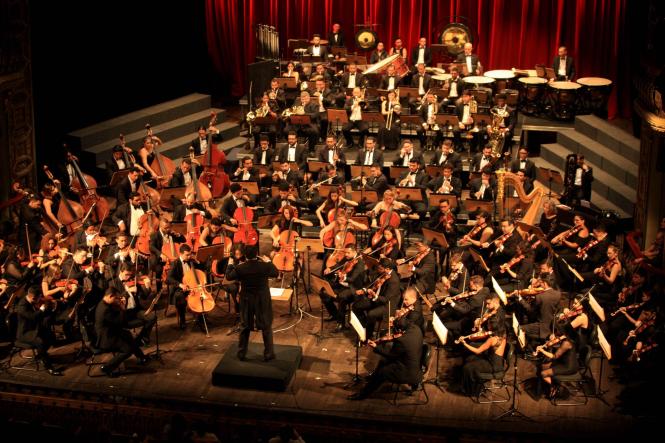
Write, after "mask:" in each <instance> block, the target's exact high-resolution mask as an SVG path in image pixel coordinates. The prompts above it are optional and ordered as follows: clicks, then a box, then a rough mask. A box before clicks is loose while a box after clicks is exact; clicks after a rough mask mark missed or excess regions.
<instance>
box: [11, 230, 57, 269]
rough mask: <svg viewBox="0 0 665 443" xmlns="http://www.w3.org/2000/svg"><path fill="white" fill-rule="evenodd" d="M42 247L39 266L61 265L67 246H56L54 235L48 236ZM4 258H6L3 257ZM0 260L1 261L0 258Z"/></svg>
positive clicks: (42, 267)
mask: <svg viewBox="0 0 665 443" xmlns="http://www.w3.org/2000/svg"><path fill="white" fill-rule="evenodd" d="M43 246H44V247H43V248H42V249H40V250H39V256H40V257H42V262H41V264H40V266H39V267H40V268H41V269H44V268H45V267H47V266H48V265H50V264H52V263H56V264H58V265H62V262H63V261H64V260H65V258H66V257H67V253H68V251H67V248H64V247H63V248H61V247H60V246H58V241H57V239H56V238H55V237H53V236H49V237H48V238H47V239H46V243H43ZM5 259H6V258H5ZM0 261H2V260H1V259H0Z"/></svg>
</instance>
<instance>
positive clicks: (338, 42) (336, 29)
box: [328, 23, 345, 48]
mask: <svg viewBox="0 0 665 443" xmlns="http://www.w3.org/2000/svg"><path fill="white" fill-rule="evenodd" d="M341 28H342V27H341V26H340V24H339V23H333V25H332V30H331V31H330V33H328V46H330V47H331V48H333V47H338V48H343V47H344V46H345V45H344V31H342V29H341Z"/></svg>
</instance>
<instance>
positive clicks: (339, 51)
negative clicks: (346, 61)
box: [330, 46, 346, 57]
mask: <svg viewBox="0 0 665 443" xmlns="http://www.w3.org/2000/svg"><path fill="white" fill-rule="evenodd" d="M330 53H331V54H332V55H333V56H340V57H344V56H345V55H346V48H345V47H344V46H333V47H331V48H330Z"/></svg>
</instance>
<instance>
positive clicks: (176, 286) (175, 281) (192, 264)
mask: <svg viewBox="0 0 665 443" xmlns="http://www.w3.org/2000/svg"><path fill="white" fill-rule="evenodd" d="M178 252H179V256H178V258H177V259H176V260H174V261H173V263H171V268H170V270H169V274H168V277H167V279H166V283H167V284H168V285H169V287H170V292H169V298H170V300H172V301H173V302H174V304H175V308H176V311H177V314H178V326H179V327H180V329H185V328H186V327H187V325H186V323H185V312H186V311H187V295H188V292H189V289H188V288H187V285H185V283H183V278H184V277H185V274H186V273H187V272H188V271H190V270H192V269H199V270H201V271H204V270H205V269H204V268H205V266H204V265H203V263H199V262H198V261H196V260H195V259H193V258H192V248H191V246H189V245H188V244H182V245H180V248H179V249H178ZM196 324H197V325H198V326H199V328H200V329H201V331H203V332H205V325H204V323H203V315H202V314H199V315H197V316H196Z"/></svg>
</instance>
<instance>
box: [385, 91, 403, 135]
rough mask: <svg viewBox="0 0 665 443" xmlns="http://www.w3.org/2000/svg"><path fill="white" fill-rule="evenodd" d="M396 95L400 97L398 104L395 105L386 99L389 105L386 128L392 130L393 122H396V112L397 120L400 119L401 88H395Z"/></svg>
mask: <svg viewBox="0 0 665 443" xmlns="http://www.w3.org/2000/svg"><path fill="white" fill-rule="evenodd" d="M395 96H396V97H398V98H397V100H398V102H397V104H394V105H393V102H391V101H388V99H386V106H387V107H388V117H387V118H386V129H387V130H389V131H390V129H392V126H393V123H394V122H395V113H397V115H398V117H397V121H399V114H400V112H401V111H402V106H401V105H400V104H399V88H396V89H395Z"/></svg>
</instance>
